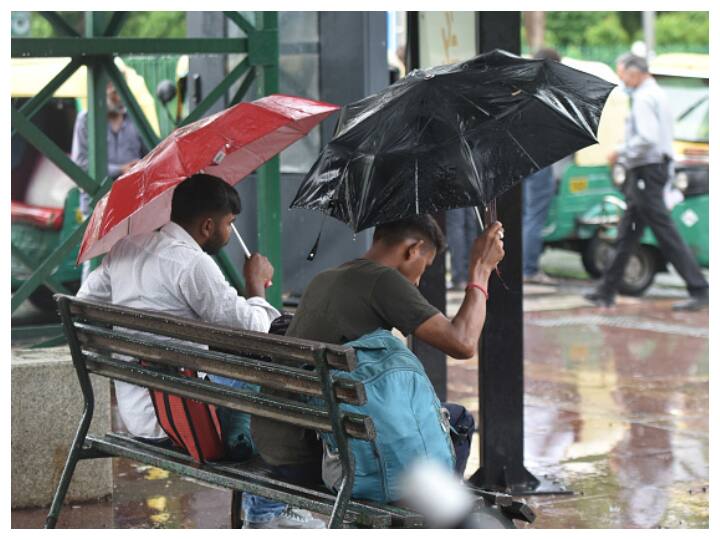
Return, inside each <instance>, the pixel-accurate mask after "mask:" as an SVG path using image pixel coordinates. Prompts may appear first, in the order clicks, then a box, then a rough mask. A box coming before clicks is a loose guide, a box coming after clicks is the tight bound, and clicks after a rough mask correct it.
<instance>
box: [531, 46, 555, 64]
mask: <svg viewBox="0 0 720 540" xmlns="http://www.w3.org/2000/svg"><path fill="white" fill-rule="evenodd" d="M533 58H535V59H536V60H555V61H556V62H559V61H560V53H558V52H557V51H556V50H555V49H553V48H552V47H543V48H542V49H539V50H538V51H537V52H536V53H535V54H534V55H533Z"/></svg>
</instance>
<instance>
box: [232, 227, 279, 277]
mask: <svg viewBox="0 0 720 540" xmlns="http://www.w3.org/2000/svg"><path fill="white" fill-rule="evenodd" d="M230 226H231V227H232V230H233V232H234V233H235V236H236V237H237V239H238V241H239V242H240V247H241V248H242V250H243V252H244V253H245V258H246V259H249V258H250V257H251V253H250V250H249V249H248V247H247V245H245V241H244V240H243V239H242V236H240V233H239V232H238V230H237V228H236V227H235V224H234V223H231V224H230ZM268 287H272V281H270V280H268V281H266V282H265V288H266V289H267V288H268Z"/></svg>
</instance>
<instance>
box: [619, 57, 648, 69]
mask: <svg viewBox="0 0 720 540" xmlns="http://www.w3.org/2000/svg"><path fill="white" fill-rule="evenodd" d="M617 63H618V64H620V65H621V66H622V67H623V69H636V70H638V71H640V72H642V73H648V71H649V68H648V63H647V60H646V59H645V58H643V57H642V56H638V55H636V54H633V53H626V54H623V55H621V56H620V57H619V58H618V59H617Z"/></svg>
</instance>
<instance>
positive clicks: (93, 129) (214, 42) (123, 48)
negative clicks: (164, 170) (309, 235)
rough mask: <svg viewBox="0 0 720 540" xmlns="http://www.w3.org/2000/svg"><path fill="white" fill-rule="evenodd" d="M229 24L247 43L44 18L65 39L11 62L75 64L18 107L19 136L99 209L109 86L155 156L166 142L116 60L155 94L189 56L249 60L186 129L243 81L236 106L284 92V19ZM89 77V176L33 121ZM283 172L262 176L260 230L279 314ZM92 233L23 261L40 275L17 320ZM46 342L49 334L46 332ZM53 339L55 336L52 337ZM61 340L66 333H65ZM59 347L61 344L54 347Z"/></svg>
mask: <svg viewBox="0 0 720 540" xmlns="http://www.w3.org/2000/svg"><path fill="white" fill-rule="evenodd" d="M223 13H224V15H225V17H226V18H227V19H228V20H229V21H231V22H232V23H233V24H235V25H237V26H238V27H239V28H240V29H241V30H242V31H243V32H244V33H245V37H244V38H183V39H177V38H158V39H155V38H126V37H122V38H120V37H118V33H119V32H120V30H121V29H122V26H123V24H124V22H125V21H126V20H127V17H128V15H129V13H128V12H86V14H85V31H84V34H83V35H80V34H79V33H78V32H77V31H76V30H75V29H73V28H72V27H71V26H70V25H69V24H67V22H66V21H65V20H64V19H63V18H62V16H60V15H59V14H58V13H57V12H41V15H42V16H43V17H45V19H47V20H48V22H50V24H51V25H52V26H53V27H54V29H55V31H56V33H58V34H60V36H61V37H52V38H12V39H11V56H12V57H13V58H17V57H66V56H67V57H71V58H72V61H71V62H70V64H69V65H68V66H67V67H65V68H64V69H63V70H62V71H61V72H60V73H58V75H57V76H56V77H55V78H53V80H52V81H50V82H49V83H48V84H47V85H46V87H45V88H44V89H43V90H42V91H41V92H40V93H38V94H37V95H36V96H35V97H34V98H32V99H31V100H29V101H28V102H27V103H25V104H24V105H23V106H22V108H20V109H17V108H15V107H14V106H12V107H11V131H12V134H15V133H18V134H20V135H21V136H22V137H23V138H25V139H26V140H27V141H28V142H29V143H30V144H31V145H33V146H34V147H35V148H37V149H38V150H39V151H40V152H41V153H42V154H44V155H45V156H47V157H48V158H49V159H50V160H51V161H53V162H54V163H55V165H57V166H58V167H59V168H60V169H61V170H62V171H63V172H65V173H66V174H67V175H68V176H70V178H72V179H73V181H74V182H75V184H77V186H78V187H79V188H81V189H83V190H84V191H86V192H87V193H88V194H90V196H91V197H92V201H93V204H94V203H95V202H97V201H98V200H99V199H100V198H101V197H102V196H103V195H105V193H107V191H108V190H109V189H110V186H111V181H110V178H109V177H108V176H107V147H106V145H107V139H106V129H107V128H106V109H105V107H106V105H105V84H106V81H107V80H108V79H109V80H111V81H112V82H113V83H114V84H115V87H116V88H117V90H118V92H119V93H120V95H121V97H122V99H123V101H124V103H125V104H126V107H127V109H128V113H129V114H130V116H131V118H132V120H133V122H134V123H135V125H136V126H137V128H138V131H139V132H140V135H141V137H142V138H143V140H144V142H145V144H146V146H147V147H148V148H153V147H155V146H156V145H157V144H158V142H159V141H160V137H159V136H158V134H157V133H156V132H155V131H154V130H153V128H152V127H151V126H150V123H149V122H148V120H147V118H146V117H145V115H144V114H143V112H142V110H141V108H140V106H139V105H138V103H137V101H136V100H135V98H134V96H133V94H132V93H131V92H130V90H129V89H128V86H127V84H126V82H125V79H124V78H123V76H122V75H121V74H120V72H119V70H118V69H117V67H116V66H115V63H114V61H113V58H114V57H115V56H117V55H120V56H122V57H123V58H124V59H125V61H126V62H127V63H128V64H129V65H131V66H132V67H133V68H135V69H137V70H138V71H139V72H140V73H141V74H142V75H145V76H147V77H148V79H146V80H149V81H150V85H152V86H149V90H150V91H151V92H152V93H153V94H154V85H153V83H155V84H156V81H157V80H160V77H162V78H169V79H171V80H175V72H174V66H173V68H172V69H171V67H170V64H171V63H172V61H171V60H170V59H171V58H173V57H174V58H176V57H177V56H178V55H181V54H245V55H246V57H245V59H244V60H243V61H242V62H241V63H240V64H238V66H236V67H235V68H233V69H232V70H231V71H230V72H229V73H228V74H227V75H226V77H225V78H224V79H223V81H221V82H220V84H218V86H217V87H216V88H214V89H212V90H211V91H210V92H209V93H208V95H207V96H205V97H204V99H203V100H202V101H201V102H200V103H198V104H197V106H196V107H195V108H194V109H193V111H192V112H191V113H190V114H189V115H187V116H186V117H185V118H184V119H183V120H182V121H181V122H180V125H185V124H188V123H190V122H192V121H194V120H197V119H198V118H201V117H202V116H203V115H204V114H205V113H206V112H207V111H208V110H209V109H210V108H211V107H212V106H213V105H214V104H215V103H216V102H217V100H218V99H219V98H221V97H222V96H224V95H225V94H226V93H227V92H228V91H229V89H230V87H231V86H232V85H233V84H235V83H236V82H238V81H241V80H242V83H241V85H240V88H239V90H238V91H237V92H236V94H235V95H234V96H233V98H232V103H236V102H238V101H241V100H242V98H243V96H244V95H245V92H246V91H247V89H248V88H249V86H250V84H251V83H252V82H253V81H257V94H258V95H260V96H262V95H268V94H272V93H275V92H277V91H278V64H279V60H278V56H279V52H278V51H279V45H278V43H279V42H278V16H277V12H256V13H255V14H254V15H255V16H254V24H253V23H251V22H250V21H249V20H248V18H246V17H245V16H244V15H243V14H241V13H240V12H235V11H226V12H223ZM148 55H152V56H154V57H156V58H157V57H158V56H162V55H168V62H167V64H166V65H165V66H163V67H162V68H161V69H158V70H157V71H155V72H152V73H150V71H151V69H150V67H149V65H150V63H149V62H144V61H142V60H140V59H139V58H138V57H139V56H142V57H147V56H148ZM82 65H85V66H86V67H87V70H88V77H87V81H88V82H87V84H88V88H87V94H88V157H89V166H88V171H87V172H86V171H84V170H82V169H81V168H80V167H78V166H77V165H76V164H75V163H73V162H72V161H71V160H70V159H69V158H68V157H67V156H66V155H65V153H64V152H63V151H62V150H61V149H60V148H59V147H58V146H57V145H56V144H55V143H54V142H53V141H52V140H50V139H49V138H48V137H47V136H46V135H45V134H44V133H43V132H42V131H41V130H40V129H38V128H37V127H36V126H35V125H34V124H33V122H32V117H33V115H34V114H35V113H36V112H37V111H39V110H40V109H41V108H42V107H43V106H44V105H45V104H46V103H47V102H48V101H49V100H50V99H51V98H52V95H53V93H54V92H55V90H57V89H58V88H59V87H60V86H61V85H62V84H63V82H64V81H65V80H67V79H68V78H69V77H70V76H71V75H72V74H73V73H74V72H75V71H76V70H77V69H78V68H79V67H80V66H82ZM158 113H159V114H158V117H159V119H160V122H161V124H160V125H161V132H162V135H166V134H167V132H168V131H169V128H170V125H169V124H167V123H163V120H162V119H163V118H164V119H165V121H167V120H168V119H167V115H166V114H165V113H164V112H163V111H161V110H159V111H158ZM280 204H281V198H280V166H279V158H277V157H276V158H273V159H272V160H270V161H269V162H268V163H267V164H266V165H264V166H263V167H262V168H260V169H259V170H258V204H257V208H258V218H257V219H258V229H259V231H260V234H259V243H258V245H259V249H260V251H261V252H263V253H264V254H266V255H267V256H268V257H269V259H270V261H271V262H272V264H273V266H274V267H275V276H274V277H273V286H272V287H271V288H270V289H269V290H268V300H269V301H270V302H271V303H272V304H273V305H275V306H277V307H279V306H280V305H281V291H282V249H281V217H280V216H281V213H280ZM86 226H87V221H84V222H82V223H79V224H78V225H77V227H76V228H75V229H74V230H73V231H72V233H71V234H69V235H68V236H67V237H66V238H65V239H63V240H61V241H60V243H59V244H58V246H57V247H56V248H55V250H54V251H53V252H52V253H51V254H50V255H49V256H48V257H47V258H45V259H44V260H43V261H42V262H40V263H39V264H37V263H36V262H33V261H32V257H23V254H22V253H20V256H21V257H23V260H25V261H26V262H28V263H29V264H30V265H31V266H32V268H31V270H32V273H31V274H30V275H29V277H27V279H26V280H25V281H24V282H23V283H22V285H20V286H19V288H18V289H17V290H16V291H15V292H14V293H13V295H12V300H11V312H15V311H16V310H17V308H18V307H19V306H20V305H21V304H22V302H23V301H25V300H26V299H27V298H28V297H29V296H30V294H31V293H33V291H35V290H36V289H37V288H38V287H40V286H42V285H46V286H48V287H49V288H50V289H52V290H55V289H57V288H58V283H57V281H56V280H55V279H54V278H53V273H54V272H55V271H56V269H57V268H58V266H59V265H60V264H61V263H62V262H63V260H64V259H65V258H66V257H67V256H68V254H69V253H70V252H71V251H72V250H73V249H75V248H76V247H77V245H78V244H79V242H80V240H81V238H82V235H83V233H84V231H85V227H86ZM217 261H218V263H219V264H220V266H221V267H222V268H223V270H224V271H225V274H226V275H227V276H228V278H229V279H230V281H231V283H233V285H234V286H235V287H236V288H238V290H242V287H243V284H242V281H241V278H240V274H239V272H237V269H235V268H233V267H232V264H231V263H230V260H229V259H228V257H227V256H225V255H221V256H220V257H218V258H217ZM44 330H45V331H46V334H47V333H48V332H47V331H48V329H47V328H44ZM15 333H17V335H20V334H28V333H32V331H31V330H28V329H16V332H15ZM51 333H52V332H50V334H51ZM57 334H60V327H59V326H58V327H57ZM54 341H56V340H54Z"/></svg>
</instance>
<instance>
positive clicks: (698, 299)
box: [672, 296, 710, 311]
mask: <svg viewBox="0 0 720 540" xmlns="http://www.w3.org/2000/svg"><path fill="white" fill-rule="evenodd" d="M709 304H710V300H709V298H708V297H707V296H691V297H690V298H689V299H687V300H685V301H683V302H677V303H675V304H673V306H672V309H673V311H700V310H701V309H703V308H706V307H708V305H709Z"/></svg>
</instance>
